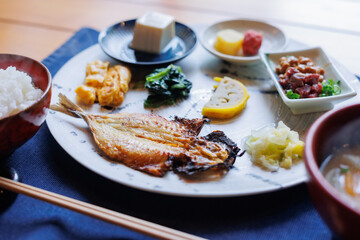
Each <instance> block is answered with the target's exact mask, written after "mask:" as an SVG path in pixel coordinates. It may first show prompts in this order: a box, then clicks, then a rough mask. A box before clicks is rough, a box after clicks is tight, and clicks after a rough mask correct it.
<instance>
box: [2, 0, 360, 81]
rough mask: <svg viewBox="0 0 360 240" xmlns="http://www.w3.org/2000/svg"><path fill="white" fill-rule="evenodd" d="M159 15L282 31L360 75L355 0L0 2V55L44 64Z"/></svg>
mask: <svg viewBox="0 0 360 240" xmlns="http://www.w3.org/2000/svg"><path fill="white" fill-rule="evenodd" d="M148 10H151V11H160V12H164V13H167V14H171V15H173V16H175V18H176V20H177V21H179V22H182V23H185V24H189V25H195V24H204V25H210V24H212V23H215V22H217V21H222V20H228V19H236V18H251V19H260V20H264V21H267V22H269V23H271V24H274V25H277V26H278V27H280V28H282V29H283V30H284V31H285V33H286V34H287V36H288V37H289V38H291V39H296V40H298V41H301V42H303V43H305V44H308V45H309V46H322V47H323V48H324V49H325V50H326V51H327V52H328V53H329V54H330V55H331V56H332V57H333V58H334V59H336V60H337V61H339V62H340V63H342V64H343V65H345V66H346V67H347V68H348V69H349V70H350V71H351V72H353V73H358V74H359V73H360V57H359V56H358V55H359V54H360V1H356V0H316V1H314V0H302V1H294V0H272V1H268V0H252V1H250V0H222V1H218V0H173V1H165V0H51V1H48V0H16V1H9V0H0V36H1V38H0V52H2V53H16V54H21V55H25V56H28V57H32V58H35V59H37V60H42V59H44V58H45V57H46V56H48V55H49V54H50V53H52V51H54V50H55V49H56V48H58V47H59V46H60V45H61V44H62V43H64V42H65V41H66V40H67V39H68V38H70V37H71V36H72V35H73V34H74V32H76V31H77V30H78V29H79V28H81V27H85V26H87V27H91V28H95V29H97V30H99V31H100V30H101V29H103V28H105V27H107V26H109V25H111V24H114V23H116V22H119V21H122V20H126V19H132V18H136V17H138V16H140V15H141V14H143V13H144V12H145V11H148Z"/></svg>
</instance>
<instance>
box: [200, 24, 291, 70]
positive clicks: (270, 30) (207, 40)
mask: <svg viewBox="0 0 360 240" xmlns="http://www.w3.org/2000/svg"><path fill="white" fill-rule="evenodd" d="M229 28H230V29H233V30H236V31H239V32H242V33H245V32H246V31H247V30H249V29H253V30H255V31H257V32H259V33H262V35H263V41H262V44H261V47H260V50H259V52H260V51H266V52H270V51H279V50H281V49H283V48H285V47H286V44H287V38H286V35H285V33H284V32H283V31H282V30H280V29H279V28H277V27H275V26H273V25H270V24H268V23H265V22H262V21H256V20H249V19H238V20H230V21H224V22H219V23H216V24H213V25H211V26H210V27H208V28H207V29H205V31H204V32H203V33H202V34H201V37H200V43H201V44H202V46H203V47H204V48H205V49H206V50H207V51H209V52H210V53H211V54H214V55H215V56H217V57H219V58H221V59H223V60H226V61H229V62H237V63H250V62H255V61H259V60H260V56H259V54H257V55H255V56H231V55H227V54H223V53H220V52H218V51H216V50H215V48H214V43H215V40H216V34H217V33H218V32H219V31H220V30H223V29H229Z"/></svg>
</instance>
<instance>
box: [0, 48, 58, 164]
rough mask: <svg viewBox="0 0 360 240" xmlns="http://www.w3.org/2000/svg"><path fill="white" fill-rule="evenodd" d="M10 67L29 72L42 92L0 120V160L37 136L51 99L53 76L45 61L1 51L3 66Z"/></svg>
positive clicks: (1, 66) (0, 63)
mask: <svg viewBox="0 0 360 240" xmlns="http://www.w3.org/2000/svg"><path fill="white" fill-rule="evenodd" d="M9 66H14V67H16V69H17V70H18V71H22V72H25V73H27V74H28V75H29V76H30V77H31V78H32V82H33V84H34V86H35V87H36V88H40V89H41V90H42V91H43V94H42V96H41V97H40V99H39V100H38V101H37V102H35V103H34V104H32V105H31V106H29V107H27V108H26V109H24V110H22V111H21V112H18V113H15V114H13V115H10V116H8V117H5V118H2V119H0V159H4V158H6V157H8V156H9V155H10V154H11V153H13V152H14V151H15V150H16V149H17V148H19V147H20V146H21V145H23V144H24V143H25V142H26V141H28V140H29V139H30V138H31V137H33V136H34V135H35V133H36V132H37V131H38V130H39V128H40V126H41V125H42V124H43V122H44V121H45V118H46V115H47V113H48V109H49V105H50V100H51V75H50V73H49V71H48V69H47V68H46V67H45V66H44V65H43V64H41V63H40V62H38V61H36V60H34V59H31V58H28V57H24V56H20V55H14V54H0V69H6V68H7V67H9ZM0 87H1V86H0Z"/></svg>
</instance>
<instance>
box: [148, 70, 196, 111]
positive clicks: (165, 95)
mask: <svg viewBox="0 0 360 240" xmlns="http://www.w3.org/2000/svg"><path fill="white" fill-rule="evenodd" d="M191 87H192V83H191V82H190V81H189V80H187V79H186V77H185V75H184V73H183V72H182V70H181V68H180V67H179V66H175V65H172V64H171V65H169V66H167V67H166V68H157V69H155V70H154V71H153V72H152V73H150V74H149V75H147V76H146V82H145V88H146V89H148V91H149V93H150V95H149V96H148V98H147V99H146V100H145V102H144V107H145V108H157V107H160V106H162V105H172V104H174V103H175V102H176V100H178V99H182V98H186V97H188V96H189V93H190V89H191Z"/></svg>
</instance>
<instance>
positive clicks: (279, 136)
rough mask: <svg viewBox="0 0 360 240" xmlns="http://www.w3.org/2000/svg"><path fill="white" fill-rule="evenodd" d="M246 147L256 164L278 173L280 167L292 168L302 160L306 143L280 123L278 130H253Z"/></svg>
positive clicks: (272, 128)
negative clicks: (296, 162) (294, 163)
mask: <svg viewBox="0 0 360 240" xmlns="http://www.w3.org/2000/svg"><path fill="white" fill-rule="evenodd" d="M244 147H245V150H246V151H247V153H248V154H250V156H251V160H252V161H253V162H254V163H255V164H257V165H260V166H262V167H263V168H265V169H267V170H270V171H277V170H278V169H279V168H280V167H282V168H286V169H289V168H291V166H292V164H293V162H294V160H299V159H301V158H302V156H303V149H304V142H303V141H301V140H299V134H298V133H297V132H295V131H292V130H290V128H289V127H287V126H286V125H285V124H284V123H283V122H282V121H280V122H279V123H278V126H277V127H276V128H275V127H274V126H266V127H263V128H261V129H259V130H253V131H252V132H251V135H250V136H248V137H247V138H246V140H245V146H244Z"/></svg>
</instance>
